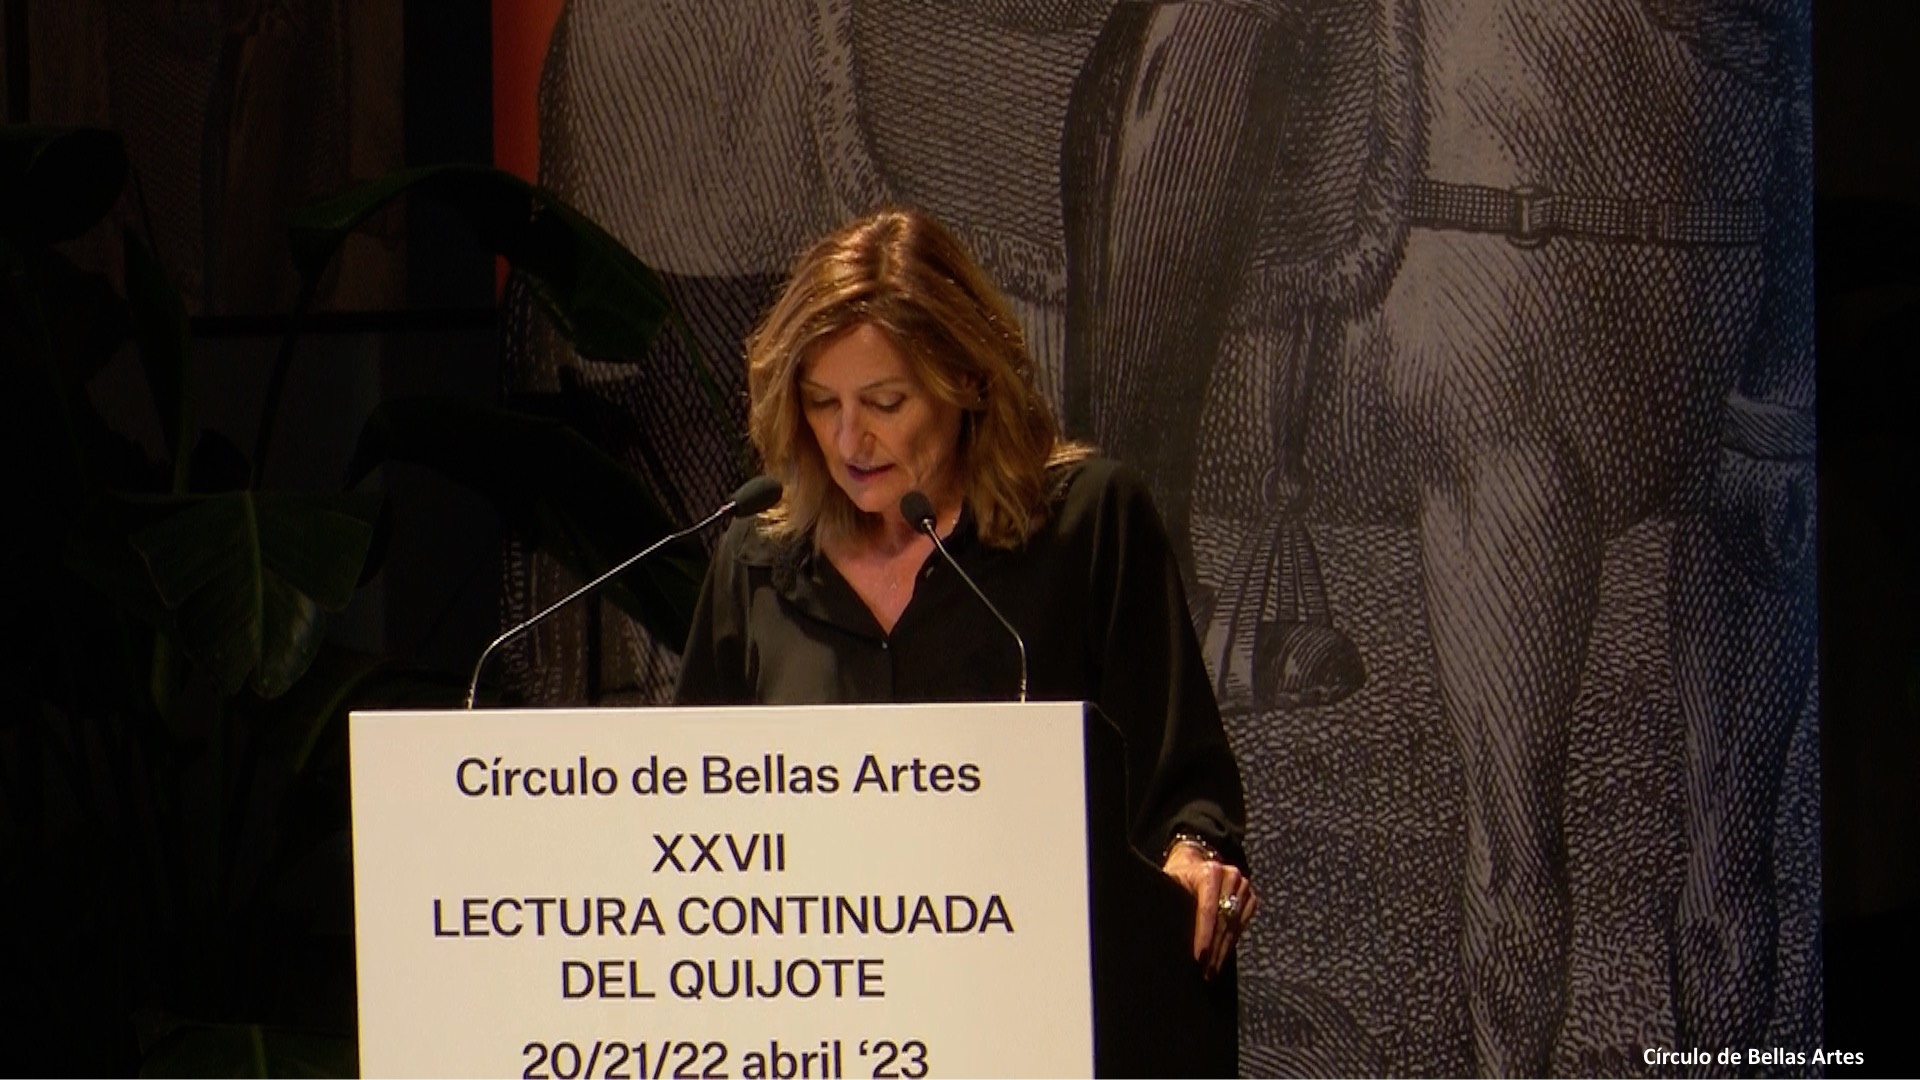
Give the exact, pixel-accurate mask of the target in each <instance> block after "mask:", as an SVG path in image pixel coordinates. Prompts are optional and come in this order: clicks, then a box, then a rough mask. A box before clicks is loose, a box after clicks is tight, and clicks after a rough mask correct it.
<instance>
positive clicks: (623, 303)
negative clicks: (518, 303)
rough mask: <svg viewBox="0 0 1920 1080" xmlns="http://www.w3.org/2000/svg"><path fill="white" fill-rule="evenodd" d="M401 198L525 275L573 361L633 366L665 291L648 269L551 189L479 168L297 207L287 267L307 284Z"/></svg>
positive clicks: (449, 170) (653, 331) (662, 312)
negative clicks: (441, 213) (460, 224)
mask: <svg viewBox="0 0 1920 1080" xmlns="http://www.w3.org/2000/svg"><path fill="white" fill-rule="evenodd" d="M403 194H413V195H417V196H420V197H424V198H429V199H432V200H434V201H435V202H439V203H441V204H443V205H445V206H447V207H449V208H451V209H452V210H454V211H455V212H456V213H458V214H459V215H460V216H461V218H462V219H463V220H464V221H466V223H467V225H468V226H469V227H470V228H472V229H473V231H474V235H475V236H476V237H477V238H478V239H479V241H480V244H481V246H482V247H483V248H485V249H486V250H488V251H490V252H493V253H494V254H497V255H500V256H503V257H505V258H506V260H507V262H508V264H509V265H511V266H512V267H513V269H514V271H515V272H517V273H519V274H521V275H522V276H523V277H524V278H525V280H526V282H527V284H528V286H529V290H530V291H531V293H532V295H533V297H534V300H535V302H536V303H537V304H538V305H539V306H540V308H541V310H542V311H544V312H545V313H546V315H547V317H548V318H550V319H552V320H553V322H554V324H555V326H556V327H558V328H559V330H560V332H561V333H562V334H564V335H566V337H567V339H568V340H569V341H571V342H572V343H573V346H574V348H575V349H576V350H578V351H579V353H580V354H581V355H582V356H586V357H590V358H592V359H595V360H607V361H616V362H634V361H638V360H640V359H641V358H643V357H644V356H645V355H646V354H647V350H648V348H649V347H650V346H651V345H652V343H653V339H654V337H655V336H657V335H658V334H659V332H660V329H661V327H662V326H663V325H665V323H666V320H667V317H668V311H669V308H668V304H667V296H666V289H665V287H664V286H663V285H662V283H661V281H660V277H659V275H658V274H656V273H654V271H653V270H652V268H650V267H648V266H647V264H645V263H643V262H641V261H640V260H639V259H638V258H636V257H634V255H633V253H632V252H630V251H628V250H627V249H626V248H625V247H624V246H622V245H621V243H620V242H619V241H618V240H616V239H614V238H613V237H612V236H611V235H609V234H608V233H607V231H606V230H605V229H602V228H601V227H600V226H599V225H597V224H595V223H594V222H593V221H592V220H591V219H589V218H588V217H587V216H586V215H584V214H581V213H580V212H579V211H577V210H575V209H573V208H572V207H570V206H568V205H567V204H566V203H565V202H564V201H562V200H561V199H560V198H559V197H558V196H556V195H554V194H553V193H552V192H550V191H547V190H546V189H544V188H540V187H536V186H534V185H532V184H529V183H527V182H526V181H524V180H521V179H520V178H518V177H516V176H513V175H512V174H510V173H506V172H502V171H500V170H498V169H492V168H488V167H485V166H479V165H463V164H452V165H435V166H429V167H426V168H419V169H406V170H402V171H400V172H397V173H391V174H389V175H387V176H383V177H380V178H378V179H375V180H370V181H367V182H366V183H363V184H359V185H357V186H355V187H352V188H349V189H347V190H346V191H343V192H341V193H339V194H337V195H333V196H331V197H329V198H326V199H323V200H320V201H318V202H315V203H311V204H309V205H307V206H305V207H302V208H301V209H299V210H297V211H295V213H294V214H293V217H292V218H291V221H290V226H291V236H290V240H291V243H292V247H293V261H294V265H295V266H297V267H298V268H299V269H300V272H301V274H302V275H304V276H305V277H307V278H308V279H309V280H313V279H317V278H318V276H319V275H320V273H321V272H322V271H323V270H325V269H326V266H327V264H328V263H329V262H331V261H332V259H333V255H334V252H335V251H337V250H338V249H339V246H340V244H341V242H342V241H344V240H345V239H346V237H347V235H348V234H349V233H351V232H353V231H354V230H355V229H357V228H359V227H360V226H361V225H362V224H364V223H365V222H366V221H367V220H368V219H369V218H371V217H372V216H373V215H374V214H376V213H378V212H379V211H381V210H382V209H384V208H385V207H386V206H387V205H388V204H390V203H391V202H393V200H395V199H397V198H399V197H400V196H401V195H403Z"/></svg>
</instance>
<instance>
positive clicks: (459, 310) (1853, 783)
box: [0, 0, 1920, 1075]
mask: <svg viewBox="0 0 1920 1080" xmlns="http://www.w3.org/2000/svg"><path fill="white" fill-rule="evenodd" d="M41 2H47V3H52V2H56V0H31V2H30V0H3V2H0V13H3V14H4V20H5V22H4V29H5V35H4V40H5V45H6V56H5V59H6V69H5V73H6V77H5V90H6V111H7V121H8V122H9V123H21V122H25V121H26V120H27V119H28V118H29V117H31V116H33V114H32V113H31V111H30V110H31V102H30V101H29V99H28V90H29V86H30V80H29V73H30V71H31V66H32V64H33V62H34V58H33V57H32V56H31V55H28V51H27V49H26V40H27V34H26V26H27V20H28V9H29V7H30V6H31V4H33V3H41ZM404 12H405V14H404V26H405V46H404V49H405V53H404V72H405V79H404V86H405V93H404V97H405V100H404V102H403V114H404V130H405V159H406V163H407V164H426V163H433V162H443V161H470V162H483V163H484V162H490V161H491V160H492V158H493V153H492V137H491V126H492V117H491V107H490V102H491V100H492V95H491V75H490V66H489V57H490V46H491V42H490V13H489V11H488V10H487V7H486V6H485V5H482V4H476V3H471V2H455V0H437V2H428V0H410V2H408V3H406V4H405V8H404ZM1813 25H1814V57H1815V59H1814V71H1815V125H1814V133H1815V135H1814V137H1815V159H1816V181H1815V197H1816V233H1817V239H1816V245H1817V263H1816V266H1817V273H1818V276H1819V300H1818V306H1817V316H1816V317H1817V321H1818V341H1819V352H1818V370H1819V406H1818V412H1819V428H1820V463H1819V474H1820V495H1819V498H1820V548H1821V551H1820V555H1821V559H1820V563H1821V574H1820V592H1821V599H1820V605H1821V644H1820V650H1821V672H1820V677H1819V686H1820V694H1821V699H1822V707H1821V725H1820V730H1821V736H1822V762H1823V769H1822V776H1823V783H1822V802H1823V807H1822V822H1823V867H1822V886H1823V887H1822V893H1823V908H1824V918H1823V939H1824V940H1823V944H1824V986H1825V1002H1826V1007H1825V1017H1826V1034H1825V1038H1824V1045H1825V1046H1827V1047H1830V1048H1835V1049H1841V1050H1857V1051H1864V1052H1865V1053H1866V1055H1867V1058H1866V1060H1867V1066H1866V1068H1865V1069H1863V1070H1847V1069H1834V1070H1832V1072H1833V1073H1834V1074H1835V1075H1841V1074H1845V1073H1848V1072H1854V1071H1859V1072H1862V1073H1865V1074H1871V1075H1898V1074H1903V1073H1911V1072H1913V1071H1915V1069H1914V1068H1912V1066H1914V1065H1920V1050H1916V1045H1917V1041H1916V1039H1915V1038H1914V1037H1913V1036H1911V1035H1908V1034H1907V1031H1908V1029H1907V1027H1906V1023H1907V1022H1908V1021H1909V1020H1910V1018H1911V1016H1912V1015H1913V1012H1914V1006H1915V1005H1916V1003H1917V1001H1916V995H1915V994H1914V991H1913V986H1914V972H1915V971H1916V970H1920V969H1917V968H1916V965H1920V929H1917V927H1920V812H1917V807H1916V799H1920V796H1916V794H1915V791H1916V787H1917V786H1920V785H1916V784H1915V783H1914V781H1915V779H1916V777H1917V776H1920V631H1917V630H1916V620H1915V619H1914V618H1913V615H1912V612H1913V611H1914V609H1915V601H1916V600H1917V599H1920V577H1917V576H1916V568H1915V553H1916V552H1920V509H1916V507H1917V506H1920V503H1916V501H1915V499H1914V495H1915V488H1916V485H1915V481H1914V480H1913V477H1914V475H1915V466H1916V465H1920V461H1916V460H1915V458H1916V453H1915V440H1914V439H1913V437H1912V431H1913V428H1914V425H1915V420H1914V417H1913V413H1914V403H1915V398H1914V397H1913V396H1912V395H1911V394H1909V393H1907V392H1906V387H1908V386H1909V385H1911V384H1912V383H1913V382H1914V381H1915V380H1913V379H1912V378H1911V377H1910V376H1908V374H1907V369H1908V368H1909V366H1911V365H1912V364H1913V363H1914V361H1915V359H1916V357H1915V352H1916V344H1915V343H1916V341H1920V335H1917V334H1916V330H1920V326H1917V325H1916V323H1917V322H1920V264H1917V263H1916V257H1917V256H1920V138H1916V136H1920V131H1917V130H1916V128H1920V124H1916V122H1915V118H1916V117H1920V9H1917V8H1916V6H1915V5H1908V4H1892V3H1868V2H1864V0H1828V2H1825V3H1821V4H1817V5H1815V6H1814V9H1813ZM136 164H137V163H136ZM406 214H407V218H406V223H405V231H406V236H407V264H406V271H405V303H404V305H402V306H401V307H399V308H398V309H395V310H392V311H384V312H363V313H339V314H330V315H325V316H322V317H321V318H319V319H318V320H317V321H316V324H315V326H314V329H313V330H312V331H311V333H310V339H311V341H312V342H313V343H314V346H313V347H314V348H315V349H316V350H317V352H318V353H319V354H321V355H323V356H328V357H334V358H347V359H344V360H342V362H340V363H317V364H307V365H303V367H302V368H301V373H300V374H299V375H297V376H296V377H297V378H300V379H305V380H308V383H306V384H304V391H300V390H297V391H296V392H295V393H293V394H291V395H290V396H289V400H290V401H292V402H294V403H295V407H296V409H298V410H300V415H298V416H295V417H292V418H290V420H289V430H298V431H301V432H303V433H305V434H304V435H303V436H302V437H299V438H286V439H282V440H281V441H280V443H279V444H278V445H279V446H280V447H281V448H282V450H281V454H282V457H281V458H280V459H276V461H275V463H274V467H275V468H277V469H281V470H284V472H283V473H282V475H283V476H286V477H288V478H297V477H303V476H332V475H337V473H338V470H339V468H340V463H341V462H342V461H343V460H344V458H345V456H346V454H347V453H348V452H350V449H351V445H352V440H353V437H354V435H355V433H356V432H357V429H358V424H359V420H360V418H361V417H363V416H364V415H365V412H366V410H367V409H368V408H370V407H371V405H372V404H373V403H374V402H375V401H378V400H380V399H382V398H386V397H396V396H406V395H410V394H416V393H422V392H436V393H459V394H471V395H474V396H476V397H490V396H492V395H493V394H495V393H496V392H497V390H498V388H499V385H500V379H499V362H498V351H499V326H498V323H499V314H498V307H497V305H496V302H495V299H494V297H495V273H494V269H493V265H492V262H491V260H489V259H487V258H486V257H485V256H484V255H482V254H481V253H480V252H479V251H478V249H477V248H476V247H475V245H474V243H473V241H472V239H471V238H470V237H469V236H468V235H467V234H466V232H465V230H464V228H463V227H462V226H461V225H460V224H459V223H458V222H457V221H455V220H453V219H452V217H451V216H450V215H448V214H447V213H446V212H444V211H439V210H436V208H434V207H433V206H431V205H427V204H424V203H416V204H414V205H410V206H409V207H408V208H407V210H406ZM194 333H195V337H196V339H197V340H198V341H200V342H202V343H203V346H204V348H205V350H206V351H207V353H208V354H209V355H213V356H217V357H220V358H221V359H222V362H226V363H231V365H232V370H233V378H232V379H231V383H230V390H231V393H232V394H233V395H234V396H235V398H236V404H237V406H238V407H245V406H246V405H247V404H248V403H249V402H251V401H253V400H255V399H256V397H257V395H258V393H259V389H258V387H259V382H260V376H259V372H258V371H257V370H255V369H256V368H257V367H258V366H259V365H260V363H261V361H262V359H263V358H264V357H267V356H270V355H271V345H272V342H273V341H274V340H275V339H276V335H277V333H278V326H277V324H275V323H273V322H272V320H270V319H264V318H251V317H202V318H197V319H196V320H195V322H194ZM355 357H357V358H359V361H358V363H357V364H356V363H355V362H352V361H351V358H355ZM386 487H387V489H388V490H389V492H390V493H391V495H392V497H393V500H394V506H395V512H396V514H397V515H398V517H399V522H400V526H399V527H398V528H396V531H395V536H396V543H395V548H394V550H393V552H392V553H391V554H390V555H389V559H388V563H387V566H386V569H385V570H384V571H383V572H382V575H381V580H380V581H378V582H376V583H375V584H376V587H375V588H372V589H370V590H367V593H368V595H367V596H366V597H365V598H363V600H362V601H357V602H356V610H355V611H354V612H351V613H350V614H349V617H348V618H345V619H343V620H342V622H341V625H340V630H339V632H340V633H342V634H347V635H359V636H360V637H362V638H363V639H364V640H366V641H367V642H368V643H369V644H372V645H375V646H378V647H380V648H383V649H386V650H389V651H393V652H397V653H400V654H403V655H406V656H408V657H409V658H411V659H414V660H416V661H418V662H420V663H422V664H425V665H428V666H432V667H438V668H442V669H444V670H446V671H449V672H458V673H462V674H464V671H465V669H466V667H467V665H468V664H469V663H470V662H471V658H472V657H473V656H474V655H477V653H478V651H479V648H480V647H481V645H482V644H483V643H484V642H485V641H486V640H487V639H488V638H489V637H491V636H492V634H493V633H494V632H495V631H496V630H497V623H498V601H497V594H498V590H499V584H500V569H499V561H498V555H497V552H498V542H499V527H498V524H497V522H496V521H495V520H494V519H493V518H492V516H491V514H490V512H489V511H487V510H486V509H485V508H484V506H482V505H481V504H480V503H478V502H477V501H476V500H473V499H471V498H469V497H466V496H464V495H463V494H462V493H461V492H459V491H458V490H457V489H453V488H451V487H450V486H448V485H446V484H444V483H441V482H439V481H437V480H435V479H433V478H432V477H429V476H427V475H425V474H418V475H416V474H411V473H408V472H406V471H404V470H396V471H394V472H392V473H390V475H389V476H388V477H387V483H386ZM13 929H14V930H17V929H18V928H13ZM9 937H11V931H10V934H9ZM0 966H6V961H4V960H0ZM8 982H9V984H11V989H13V990H15V991H30V989H31V988H30V987H25V986H22V985H20V983H21V980H20V979H19V978H17V977H16V978H9V979H8ZM323 1019H324V1018H323ZM331 1019H334V1020H337V1019H338V1018H331ZM349 1020H350V1018H349ZM17 1049H18V1048H17V1047H0V1060H10V1061H11V1062H12V1063H13V1064H12V1065H11V1066H9V1068H8V1070H7V1071H9V1072H11V1071H13V1070H14V1068H17V1067H24V1068H28V1069H31V1068H32V1065H33V1064H34V1063H35V1062H38V1061H42V1060H43V1059H41V1058H40V1057H39V1056H38V1055H34V1054H25V1053H16V1050H17ZM94 1049H95V1051H96V1053H93V1054H90V1055H84V1056H83V1060H91V1061H94V1062H97V1063H99V1064H100V1065H102V1066H108V1067H110V1066H111V1065H112V1063H113V1062H115V1061H117V1060H125V1059H124V1058H122V1057H119V1056H118V1055H117V1054H116V1053H114V1052H113V1049H112V1048H94ZM67 1060H69V1061H71V1060H72V1059H70V1058H69V1059H67ZM1903 1066H1907V1067H1906V1068H1903Z"/></svg>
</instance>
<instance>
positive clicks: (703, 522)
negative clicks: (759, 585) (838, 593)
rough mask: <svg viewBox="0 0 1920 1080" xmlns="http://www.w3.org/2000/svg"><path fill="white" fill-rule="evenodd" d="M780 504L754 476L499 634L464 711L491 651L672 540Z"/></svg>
mask: <svg viewBox="0 0 1920 1080" xmlns="http://www.w3.org/2000/svg"><path fill="white" fill-rule="evenodd" d="M779 501H780V481H778V480H775V479H774V478H773V477H771V476H764V475H763V476H756V477H754V478H753V479H751V480H749V481H747V482H746V483H744V484H741V485H740V487H739V488H738V489H736V490H735V491H734V493H733V496H732V497H731V498H729V499H728V500H727V501H726V502H723V503H721V504H720V505H719V507H718V508H716V509H715V510H714V512H713V513H711V514H708V515H707V516H706V517H704V518H701V519H700V521H699V522H698V523H697V524H694V525H689V526H687V527H686V528H684V529H681V530H680V531H679V532H674V533H668V534H667V535H665V536H663V537H661V538H660V539H658V540H655V541H654V542H653V543H651V544H649V545H647V546H646V547H645V548H643V549H641V550H640V551H639V552H637V553H635V554H633V555H631V556H629V557H628V558H627V559H626V560H625V561H623V562H621V563H620V565H618V566H616V567H614V568H613V569H611V570H609V571H607V572H606V573H604V574H601V575H600V576H599V577H597V578H594V579H593V580H592V581H589V582H587V583H586V584H585V585H582V586H580V587H579V588H577V589H575V590H573V591H572V592H570V593H568V594H567V595H566V596H564V597H562V598H561V599H560V600H558V601H557V602H555V603H553V604H551V605H549V606H548V607H546V608H543V609H542V610H541V611H539V612H538V613H536V614H535V615H534V616H533V618H531V619H528V620H527V621H526V622H523V623H520V624H519V625H517V626H514V627H512V628H510V629H509V630H507V632H506V633H504V634H501V635H500V636H499V637H497V638H494V639H493V641H492V643H491V644H489V645H488V646H487V647H486V648H485V649H482V650H480V659H479V660H476V661H475V662H474V665H473V680H472V681H471V682H469V683H468V684H467V708H468V709H472V708H473V705H474V701H475V700H476V699H477V698H478V697H479V696H480V672H481V669H483V668H485V667H486V666H487V657H489V656H492V655H493V650H495V649H497V648H499V647H500V646H502V645H504V644H506V643H507V642H509V641H512V640H513V639H514V638H516V637H519V636H520V635H521V634H524V633H526V632H527V631H528V630H531V629H533V628H534V627H535V626H537V625H539V623H540V622H541V620H543V619H545V618H546V617H547V616H549V615H552V614H553V613H554V612H556V611H559V610H560V609H561V608H563V607H566V606H567V605H568V604H571V603H573V602H574V601H575V600H578V599H580V598H581V597H583V596H585V595H587V594H588V593H590V592H592V591H593V590H595V589H597V588H599V587H600V586H601V585H604V584H605V583H606V582H608V581H609V580H611V579H612V578H613V577H614V576H615V575H617V574H619V573H620V572H621V571H623V570H625V569H627V568H628V567H630V566H632V565H633V564H634V563H637V562H639V561H640V560H641V559H644V558H646V557H647V556H649V555H651V554H653V553H654V552H656V551H658V550H660V549H661V548H663V547H665V546H666V545H668V544H671V543H673V542H674V541H675V540H678V539H680V538H681V537H683V536H691V535H693V534H694V533H697V532H699V531H700V530H701V529H704V528H706V527H707V526H709V525H711V524H713V523H714V522H716V521H718V520H720V519H721V518H723V517H726V516H728V515H729V514H731V515H732V516H734V517H752V516H753V515H755V514H758V513H760V512H761V511H763V510H766V509H767V508H768V507H771V506H772V505H773V504H774V503H777V502H779Z"/></svg>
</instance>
